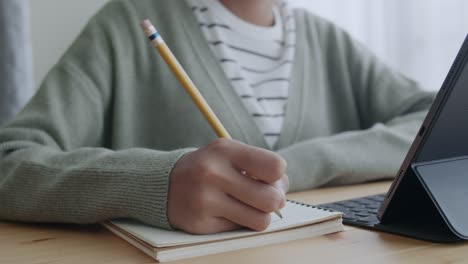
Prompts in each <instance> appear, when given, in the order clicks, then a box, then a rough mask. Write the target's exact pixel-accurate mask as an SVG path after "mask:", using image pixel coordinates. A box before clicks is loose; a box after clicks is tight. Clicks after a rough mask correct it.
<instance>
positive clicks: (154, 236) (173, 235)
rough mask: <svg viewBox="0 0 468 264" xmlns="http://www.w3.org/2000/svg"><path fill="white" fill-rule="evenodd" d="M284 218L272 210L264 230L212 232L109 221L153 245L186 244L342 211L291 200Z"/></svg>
mask: <svg viewBox="0 0 468 264" xmlns="http://www.w3.org/2000/svg"><path fill="white" fill-rule="evenodd" d="M281 214H282V215H283V217H284V218H283V219H281V218H279V217H278V216H276V215H275V214H272V215H271V217H272V222H271V225H270V226H269V227H268V228H267V230H265V231H263V232H255V231H251V230H238V231H231V232H225V233H221V234H214V235H190V234H187V233H184V232H180V231H169V230H163V229H158V228H154V227H150V226H147V225H144V224H141V223H139V222H137V221H134V220H114V221H112V222H111V223H112V224H114V225H116V226H118V227H119V228H120V229H122V230H124V231H126V232H128V233H130V234H132V235H133V236H135V237H138V238H139V239H141V240H143V241H145V242H147V243H149V244H150V245H152V246H153V247H157V248H163V247H171V246H180V245H188V244H194V243H202V242H212V241H217V240H225V239H231V238H238V237H246V236H254V235H259V234H262V233H270V232H275V231H279V230H284V229H291V228H295V227H300V226H305V225H310V224H314V223H319V222H323V221H327V220H331V219H335V218H340V217H341V213H337V212H329V211H324V210H321V209H316V208H313V207H307V206H304V205H301V204H296V203H294V202H288V203H287V204H286V207H285V208H284V209H282V210H281Z"/></svg>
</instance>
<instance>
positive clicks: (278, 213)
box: [275, 211, 283, 219]
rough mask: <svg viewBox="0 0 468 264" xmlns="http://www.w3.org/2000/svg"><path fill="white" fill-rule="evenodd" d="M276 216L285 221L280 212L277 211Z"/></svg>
mask: <svg viewBox="0 0 468 264" xmlns="http://www.w3.org/2000/svg"><path fill="white" fill-rule="evenodd" d="M275 214H276V215H277V216H279V218H281V219H283V215H282V214H281V212H280V211H276V212H275Z"/></svg>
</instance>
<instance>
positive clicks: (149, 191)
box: [129, 149, 195, 229]
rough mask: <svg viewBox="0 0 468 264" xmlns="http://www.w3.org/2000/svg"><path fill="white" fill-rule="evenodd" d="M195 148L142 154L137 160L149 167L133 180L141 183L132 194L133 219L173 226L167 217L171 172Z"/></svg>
mask: <svg viewBox="0 0 468 264" xmlns="http://www.w3.org/2000/svg"><path fill="white" fill-rule="evenodd" d="M194 150H195V149H182V150H177V151H172V152H168V153H165V154H164V155H151V156H149V157H146V158H145V157H143V159H140V160H139V161H136V162H137V164H138V163H140V164H142V166H145V167H146V168H145V170H144V171H145V172H144V173H140V174H139V175H138V176H137V179H134V184H136V185H138V186H136V188H135V190H139V191H136V192H135V193H133V195H131V196H132V197H129V198H131V200H130V201H129V204H130V210H129V216H130V217H131V218H134V219H137V220H139V221H142V222H143V223H145V224H148V225H152V226H156V227H160V228H165V229H172V227H171V225H170V223H169V219H168V216H167V209H168V208H167V207H168V204H167V203H168V194H169V185H170V176H171V172H172V169H173V167H174V166H175V164H176V163H177V161H178V160H179V159H180V158H181V157H182V156H184V155H185V154H187V153H189V152H192V151H194ZM140 158H142V157H140ZM143 164H144V165H143ZM148 164H149V165H148Z"/></svg>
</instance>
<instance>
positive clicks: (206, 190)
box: [168, 139, 289, 234]
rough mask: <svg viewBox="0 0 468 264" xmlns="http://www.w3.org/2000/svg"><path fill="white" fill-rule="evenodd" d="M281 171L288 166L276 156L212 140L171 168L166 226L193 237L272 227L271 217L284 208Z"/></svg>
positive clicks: (284, 186)
mask: <svg viewBox="0 0 468 264" xmlns="http://www.w3.org/2000/svg"><path fill="white" fill-rule="evenodd" d="M285 170H286V162H285V161H284V159H283V158H281V157H280V156H279V155H277V154H275V153H274V152H271V151H268V150H264V149H260V148H255V147H251V146H249V145H246V144H243V143H240V142H237V141H234V140H227V139H218V140H215V141H214V142H212V143H210V144H209V145H208V146H206V147H204V148H201V149H199V150H197V151H194V152H192V153H188V154H186V155H185V156H183V157H182V158H181V159H180V160H179V161H178V162H177V164H176V165H175V167H174V169H173V171H172V173H171V182H170V189H169V201H168V217H169V222H170V224H171V225H172V226H173V227H174V228H177V229H180V230H183V231H186V232H189V233H192V234H212V233H219V232H224V231H229V230H234V229H238V228H241V227H247V228H250V229H253V230H256V231H263V230H265V229H266V228H267V227H268V226H269V224H270V214H271V213H272V212H275V211H277V210H279V209H281V208H283V207H284V206H285V204H286V196H285V193H286V192H287V190H288V188H289V181H288V177H287V176H286V174H285ZM243 172H246V173H243ZM246 174H247V175H248V176H247V175H246ZM254 179H255V180H254Z"/></svg>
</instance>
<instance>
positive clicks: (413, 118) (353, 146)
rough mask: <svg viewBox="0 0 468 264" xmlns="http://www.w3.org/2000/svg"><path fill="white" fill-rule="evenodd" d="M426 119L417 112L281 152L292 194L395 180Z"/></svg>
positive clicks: (313, 140) (307, 142)
mask: <svg viewBox="0 0 468 264" xmlns="http://www.w3.org/2000/svg"><path fill="white" fill-rule="evenodd" d="M425 115H426V111H421V112H416V113H412V114H408V115H405V116H402V117H399V118H396V119H394V120H392V121H390V122H388V123H387V124H376V125H375V126H373V127H372V128H370V129H368V130H363V131H351V132H345V133H341V134H337V135H334V136H331V137H325V138H317V139H311V140H308V141H304V142H300V143H297V144H295V145H292V146H290V147H287V148H285V149H282V150H280V151H279V154H280V155H281V156H283V157H284V158H285V159H286V161H287V162H288V175H289V177H290V184H291V188H290V190H291V191H299V190H306V189H311V188H314V187H318V186H322V185H326V184H333V185H336V184H352V183H359V182H366V181H372V180H379V179H386V178H392V177H394V176H395V174H396V172H397V171H398V168H399V166H400V164H401V162H402V161H403V159H404V157H405V155H406V153H407V151H408V149H409V147H410V145H411V142H412V141H413V140H414V137H415V135H416V133H417V131H418V129H419V128H420V125H421V122H422V120H423V118H424V116H425Z"/></svg>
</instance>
